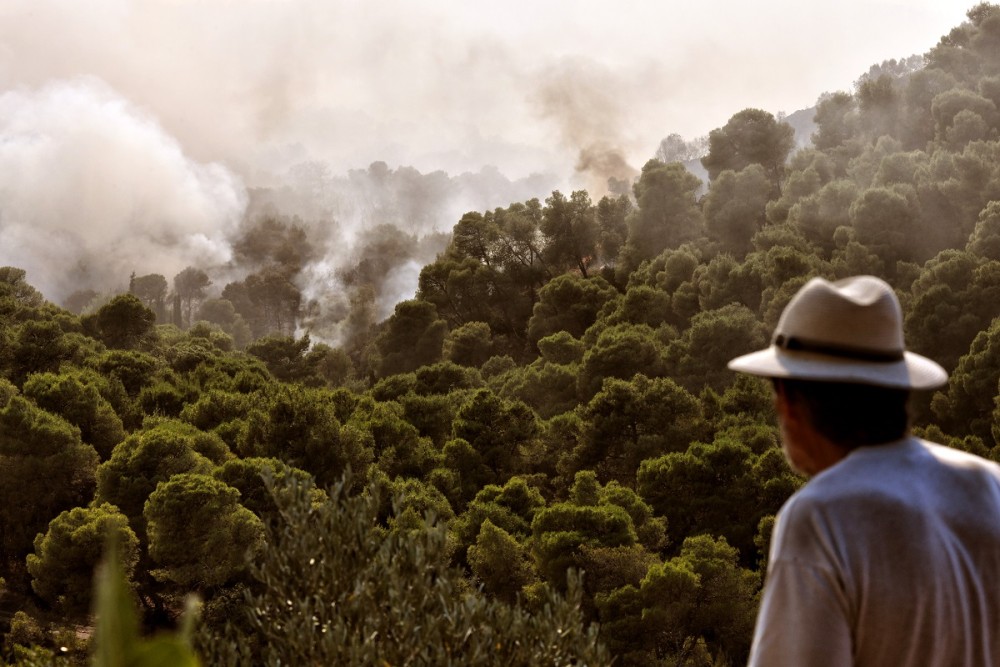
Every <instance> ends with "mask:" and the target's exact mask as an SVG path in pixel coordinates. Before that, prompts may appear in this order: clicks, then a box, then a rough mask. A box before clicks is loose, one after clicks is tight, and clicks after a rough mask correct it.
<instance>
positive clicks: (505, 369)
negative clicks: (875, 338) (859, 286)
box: [0, 4, 1000, 666]
mask: <svg viewBox="0 0 1000 667" xmlns="http://www.w3.org/2000/svg"><path fill="white" fill-rule="evenodd" d="M968 17H969V20H968V21H967V22H965V23H963V24H962V25H960V26H958V27H956V28H955V29H954V30H952V31H951V32H950V33H949V34H948V35H947V36H945V37H944V38H942V39H941V41H940V42H939V44H938V45H937V46H935V47H934V48H933V49H931V50H930V51H929V52H928V53H927V54H925V55H924V56H923V57H922V58H916V59H907V60H906V61H902V62H896V61H889V62H887V63H883V64H882V65H879V66H876V67H873V68H872V70H871V71H870V72H869V73H868V74H866V75H864V76H863V77H861V79H859V81H858V82H857V84H856V86H855V89H854V90H853V91H852V92H838V93H834V94H831V95H825V96H824V97H823V98H822V99H821V100H820V101H819V103H818V105H817V107H816V111H815V121H816V124H817V130H816V132H815V134H814V135H813V137H812V143H811V145H810V146H809V147H806V148H801V149H798V150H796V151H794V152H793V150H792V149H793V142H792V133H791V130H790V128H789V127H788V126H787V125H786V124H784V123H782V122H781V121H780V120H779V119H776V118H774V117H773V116H772V115H771V114H769V113H766V112H764V111H761V110H757V109H746V110H743V111H740V112H738V113H736V114H735V115H734V116H733V117H732V118H731V119H730V121H729V122H728V123H727V124H726V125H725V126H724V127H722V128H719V129H717V130H714V131H713V132H712V133H711V135H710V136H709V138H708V140H707V141H706V142H704V144H705V148H706V150H707V154H706V155H705V156H704V157H703V159H702V163H703V165H704V167H705V168H706V169H707V170H708V173H709V175H710V182H709V183H708V185H707V189H705V190H704V192H703V187H704V186H703V184H702V183H701V182H700V181H699V179H698V178H697V177H695V176H693V175H692V174H691V173H690V172H689V171H688V170H687V169H685V168H684V166H683V165H682V164H680V163H678V162H663V161H661V160H658V159H653V160H650V161H649V162H648V163H647V164H646V165H645V166H644V167H643V169H642V172H641V174H640V175H639V176H638V178H637V180H636V182H635V183H634V184H633V188H632V192H631V195H618V196H607V197H603V198H602V199H600V200H599V201H597V202H596V203H595V202H593V201H592V200H591V197H590V195H589V194H588V193H587V192H584V191H577V192H573V193H571V194H570V195H569V196H567V195H564V194H562V193H560V192H554V193H552V195H551V196H550V197H548V198H547V199H545V201H539V200H537V199H533V200H530V201H526V202H517V203H512V204H511V205H510V206H508V207H507V208H498V209H496V210H493V211H485V212H470V213H467V214H466V215H464V216H462V218H461V219H460V220H459V221H458V222H457V224H456V225H455V228H454V231H453V234H452V237H451V240H450V243H449V244H448V246H447V248H446V250H445V251H444V252H443V253H441V254H440V255H439V256H438V257H437V259H436V260H435V261H434V262H432V263H430V264H428V265H427V266H425V267H423V270H422V271H421V272H420V277H419V290H418V292H417V294H416V297H415V298H414V299H411V300H408V301H404V302H402V303H400V304H398V305H397V306H396V308H395V311H394V313H393V314H392V315H391V316H390V317H388V318H387V319H386V320H385V321H383V322H381V323H376V322H375V318H374V316H373V313H372V311H371V310H370V309H367V310H366V309H365V308H364V307H363V306H364V304H363V303H359V304H356V305H359V307H358V309H356V310H355V311H352V315H351V317H350V318H348V320H347V325H346V326H345V327H344V329H343V330H342V334H343V337H342V340H341V341H340V342H339V343H340V344H339V346H332V345H327V344H323V343H316V342H315V341H313V340H310V338H309V337H308V336H300V337H296V335H295V332H296V331H298V329H297V326H299V325H300V324H301V323H302V322H308V320H309V316H310V313H309V304H308V301H307V300H306V299H304V298H303V295H302V293H301V291H300V290H299V288H298V287H297V286H296V279H297V276H298V274H299V272H300V271H301V269H302V267H303V266H304V263H305V262H306V261H307V260H308V259H309V257H310V249H309V247H308V244H307V243H305V241H304V237H303V235H302V231H301V229H299V228H298V227H297V226H296V225H295V224H294V222H293V221H292V222H290V221H286V220H282V219H280V218H269V219H267V220H259V221H255V222H253V223H250V224H248V226H247V228H246V230H245V233H244V237H243V239H242V240H241V242H240V244H238V248H237V250H238V252H239V253H240V256H241V257H243V258H244V259H245V260H246V261H247V262H249V263H250V264H252V265H253V266H254V267H255V268H254V270H253V271H252V272H250V273H248V274H247V275H246V276H245V277H244V278H243V279H241V280H239V281H235V282H231V283H229V284H227V285H225V286H224V288H223V289H221V291H215V292H213V291H212V289H213V286H212V285H211V284H210V281H209V279H208V277H207V274H206V273H205V272H204V271H202V270H200V269H198V268H196V267H191V268H189V269H186V270H185V271H183V272H181V273H180V274H178V275H177V276H176V277H174V279H173V281H172V283H171V282H168V281H167V279H166V278H165V277H163V276H159V275H156V274H150V275H141V276H132V279H131V282H130V287H129V293H127V294H122V295H117V296H114V298H110V299H107V300H105V301H103V302H98V303H96V304H92V307H91V308H89V309H88V308H85V307H84V306H86V304H81V303H79V302H80V301H81V299H80V298H79V296H78V297H77V298H76V299H75V301H74V302H73V304H67V305H74V307H76V306H80V307H82V308H83V314H74V312H70V311H69V310H64V309H63V308H60V307H58V306H56V305H54V304H52V303H49V302H47V301H46V300H45V299H44V298H43V297H42V295H41V294H39V293H38V291H37V290H35V289H34V288H33V287H32V286H31V285H29V284H28V283H27V281H26V279H25V273H24V271H22V270H20V269H17V268H14V267H5V268H0V495H2V497H0V577H2V578H3V584H2V586H3V597H2V605H3V607H4V609H5V610H7V611H8V612H9V613H10V614H11V615H12V618H11V621H10V622H9V623H8V624H6V625H5V626H4V627H3V628H2V629H3V631H4V644H3V651H4V656H5V658H6V659H8V660H12V661H17V660H20V661H22V662H23V663H24V664H35V663H33V662H32V661H37V660H41V659H42V658H39V656H42V657H43V658H44V656H45V655H48V653H46V651H49V650H57V649H58V647H60V646H65V647H66V649H67V650H66V651H65V652H66V653H67V654H68V657H64V658H52V659H53V660H64V661H65V660H77V661H79V660H81V659H82V658H81V656H82V655H84V654H85V652H86V650H87V649H86V646H85V643H86V642H85V640H84V639H83V637H85V636H86V634H87V632H86V628H87V627H89V626H90V625H91V623H92V617H91V616H90V614H89V610H90V609H91V608H92V607H91V605H92V600H91V597H92V593H91V591H92V588H91V585H90V582H91V579H92V576H93V571H94V566H95V563H96V562H97V561H98V558H99V553H100V545H101V544H102V541H103V536H104V535H105V534H106V533H108V532H111V533H114V534H115V535H117V540H118V543H119V545H120V549H119V554H120V555H119V559H120V565H121V568H120V569H121V570H122V571H123V572H124V574H125V575H126V576H127V578H128V583H129V586H131V589H132V591H133V592H134V596H135V600H136V601H137V603H138V604H139V605H140V606H141V609H142V612H143V617H144V623H145V626H146V627H147V628H156V627H163V626H169V625H171V624H172V623H174V622H176V619H177V617H178V615H179V614H180V612H181V611H182V608H183V606H184V603H183V601H184V599H185V596H186V595H187V594H188V593H191V592H196V593H197V594H198V595H199V596H200V598H201V599H202V601H203V603H204V608H203V614H202V623H201V628H200V640H199V646H200V650H201V651H202V655H203V657H207V658H209V659H210V660H211V661H213V662H215V661H218V662H220V663H224V662H232V663H243V664H249V663H258V662H263V663H277V662H278V661H279V660H280V661H281V663H282V664H289V661H291V662H292V663H297V662H316V663H333V662H336V663H337V664H374V661H375V660H376V659H378V660H383V661H387V662H388V663H391V664H415V665H429V664H449V661H451V662H453V663H455V664H500V663H502V664H562V663H563V662H565V661H566V660H569V659H570V657H575V658H576V659H577V660H579V662H580V664H607V662H608V660H609V656H614V657H615V659H616V664H620V665H643V666H646V665H650V666H651V665H687V666H701V665H721V664H740V663H741V662H743V661H744V660H745V657H746V653H747V650H748V647H749V640H750V631H751V628H752V621H753V617H754V614H755V611H756V604H757V599H758V594H759V590H760V586H761V582H762V572H763V568H764V567H765V563H766V555H767V545H768V542H769V537H770V528H771V526H772V524H773V517H774V514H775V512H776V511H777V509H778V508H779V507H780V506H781V503H782V502H783V501H784V500H785V499H786V498H787V497H788V496H789V494H791V493H792V492H793V491H794V490H795V489H796V488H797V487H798V486H799V485H800V484H801V480H800V479H799V478H798V477H796V476H794V475H793V474H792V473H791V472H790V471H789V469H788V467H787V466H786V464H785V462H784V460H783V456H782V453H781V450H780V447H779V442H778V433H777V431H776V429H775V426H774V420H773V417H774V415H773V414H772V407H771V399H770V395H769V390H768V388H767V387H766V386H765V385H764V384H762V383H760V382H758V381H755V380H752V379H749V378H739V377H736V376H735V375H734V374H732V373H730V372H728V371H727V370H726V369H725V362H726V360H727V359H729V358H731V357H733V356H735V355H737V354H740V353H742V352H746V351H750V350H752V349H755V348H758V347H760V346H762V345H764V344H765V343H766V341H767V337H768V334H769V332H770V330H771V329H772V328H773V326H774V324H775V322H776V321H777V318H778V316H779V314H780V312H781V309H782V308H783V307H784V305H785V304H786V303H787V301H788V299H789V298H790V297H791V295H792V294H794V292H795V291H796V290H797V289H798V288H799V287H800V286H801V285H802V284H803V283H804V282H805V281H806V280H808V279H809V278H810V277H812V276H824V277H827V278H831V279H833V278H838V277H844V276H848V275H852V274H858V273H871V274H875V275H879V276H882V277H883V278H885V279H886V280H888V281H889V282H890V283H891V284H892V285H893V287H894V288H895V289H896V291H897V293H898V295H899V297H900V300H901V301H902V304H903V307H904V311H905V313H906V322H905V326H906V336H907V341H908V344H909V346H910V347H911V348H913V349H915V350H916V351H918V352H922V353H924V354H927V355H929V356H931V357H933V358H935V359H937V360H939V361H940V362H941V363H942V364H943V365H945V366H946V367H947V369H948V370H949V371H950V372H951V374H952V375H951V380H950V382H949V383H948V385H947V386H946V387H944V388H943V389H942V390H941V391H939V392H936V393H934V394H932V395H929V396H924V397H917V399H916V401H915V404H914V411H915V422H916V429H917V431H918V432H919V433H921V434H924V435H927V436H928V437H932V438H934V439H936V440H939V441H941V442H944V443H945V444H948V445H951V446H954V447H959V448H962V449H966V450H969V451H973V452H976V453H979V454H982V455H984V456H988V457H991V458H994V459H998V460H1000V402H998V395H1000V390H998V377H1000V320H998V319H996V318H997V316H998V315H1000V311H998V306H997V304H998V303H1000V7H998V6H996V5H989V4H982V5H978V6H976V7H974V8H973V9H972V10H970V12H969V14H968ZM674 152H676V151H674ZM667 154H668V153H667V152H664V153H663V155H664V156H667ZM671 154H672V153H671ZM687 157H690V156H687ZM386 244H389V245H391V243H390V241H389V240H386ZM387 247H388V246H387ZM380 271H381V269H379V267H378V266H376V265H375V264H372V265H371V266H368V265H367V264H366V265H364V266H361V265H359V267H358V269H357V271H355V272H354V273H352V274H351V275H350V276H345V277H344V279H345V281H346V284H349V285H351V286H352V289H353V290H355V293H357V294H363V293H364V284H365V281H366V280H369V279H372V280H374V279H375V277H378V276H379V275H380ZM216 290H217V288H216ZM580 571H582V572H584V574H583V576H582V579H581V578H578V577H577V575H576V574H574V573H576V572H580ZM563 595H565V596H566V597H565V598H564V597H562V596H563ZM15 612H16V613H15ZM592 624H593V625H592ZM598 628H599V629H598ZM595 633H596V634H595ZM32 647H34V648H32Z"/></svg>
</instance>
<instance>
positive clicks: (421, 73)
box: [0, 0, 966, 338]
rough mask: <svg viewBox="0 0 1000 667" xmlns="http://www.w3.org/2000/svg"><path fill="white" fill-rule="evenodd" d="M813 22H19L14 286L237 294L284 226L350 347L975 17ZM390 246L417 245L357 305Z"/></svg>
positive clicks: (189, 12) (476, 17)
mask: <svg viewBox="0 0 1000 667" xmlns="http://www.w3.org/2000/svg"><path fill="white" fill-rule="evenodd" d="M820 4H821V5H823V6H820V7H816V8H813V7H812V5H810V8H809V10H808V11H806V10H805V9H802V6H801V3H799V4H798V5H795V4H794V3H789V2H787V1H785V0H782V2H777V3H775V2H765V3H763V4H760V3H758V4H754V5H747V4H746V3H743V4H735V5H733V6H730V7H729V8H728V10H727V11H721V10H719V9H718V7H716V6H715V5H711V6H710V5H708V4H704V3H702V4H701V5H699V4H697V3H694V4H690V3H689V4H688V5H685V6H683V7H682V6H675V5H674V4H669V3H668V4H664V3H641V2H635V1H634V0H626V1H625V2H624V4H622V3H618V4H609V3H589V2H588V3H583V4H582V5H577V4H572V3H566V4H559V3H551V4H546V3H541V4H540V3H537V2H525V1H523V0H512V2H509V3H503V4H493V5H490V4H483V3H463V2H456V1H454V0H427V1H426V2H421V3H418V4H414V3H406V2H403V1H402V0H386V2H383V3H360V2H329V1H328V0H297V1H296V2H285V1H281V0H243V1H241V2H238V3H237V2H232V0H206V1H204V2H190V1H189V0H144V1H143V2H127V1H124V0H91V1H90V2H86V3H73V2H65V1H64V0H5V1H4V2H2V3H0V262H2V263H4V264H14V265H16V266H21V267H23V268H26V269H27V270H28V271H29V280H30V281H32V282H33V283H34V284H35V285H36V286H38V287H39V288H40V289H42V291H43V292H44V293H45V294H46V296H48V297H49V298H50V299H53V300H57V301H58V300H61V299H62V298H64V297H65V296H66V295H67V293H68V292H70V291H72V290H75V289H84V288H94V289H98V290H102V291H106V290H109V289H116V288H122V287H124V285H125V284H126V282H127V280H128V275H129V274H130V273H131V272H132V271H135V272H136V273H137V274H145V273H154V272H155V273H161V274H163V275H164V276H166V277H167V278H168V279H169V278H171V277H172V276H173V275H174V274H175V273H176V272H178V271H179V270H181V269H183V268H184V267H185V266H187V265H193V266H198V267H199V268H202V269H204V270H206V271H209V273H210V274H211V276H212V278H213V281H214V283H215V287H216V288H219V287H221V286H222V285H223V284H224V283H225V281H226V280H234V281H235V280H241V279H243V278H244V277H245V276H246V275H247V274H248V272H250V271H253V270H256V268H257V267H254V266H248V265H245V264H243V263H241V262H242V261H243V259H242V258H240V257H238V256H236V254H234V253H233V250H232V244H237V243H238V242H239V241H240V239H241V238H242V234H243V231H244V229H245V228H246V227H247V226H248V223H252V222H253V221H255V220H257V219H258V218H259V217H260V216H261V215H265V214H273V215H279V216H282V217H285V218H288V219H290V220H297V222H296V224H299V225H301V227H302V229H303V230H304V233H305V241H306V242H307V244H308V245H309V248H310V249H309V253H308V254H307V255H308V258H309V259H308V261H307V262H306V264H305V265H303V266H301V267H299V271H298V272H297V273H296V275H295V280H296V284H297V286H298V287H299V288H300V289H301V290H303V292H304V294H305V295H306V296H307V298H308V299H310V300H311V302H312V303H313V305H314V307H313V308H312V310H311V311H310V313H311V317H312V318H313V319H312V320H311V321H313V322H317V323H326V324H324V325H323V326H321V327H320V326H319V325H316V326H317V327H319V329H322V331H324V332H329V333H328V335H329V336H330V337H331V338H332V337H335V336H337V335H339V334H338V333H337V332H338V331H340V330H341V329H342V328H343V326H342V322H343V321H345V319H344V318H346V319H347V320H350V321H351V322H352V324H351V325H350V327H355V325H358V323H359V322H363V321H367V320H366V319H365V318H369V319H373V318H376V317H379V316H381V315H382V314H384V313H386V312H389V311H390V310H391V307H392V305H393V303H394V300H397V299H399V298H402V297H404V296H407V295H411V294H412V292H413V291H414V290H415V287H416V285H415V282H413V279H414V273H415V272H414V270H413V267H414V263H416V264H422V263H426V262H427V261H430V260H432V259H433V258H434V255H435V254H436V252H438V251H439V250H440V249H441V247H443V244H444V243H445V238H444V237H442V236H441V235H442V234H443V233H446V232H447V231H449V230H450V229H451V227H452V226H453V225H454V224H455V222H456V221H457V220H458V219H459V218H460V217H461V215H462V213H464V212H466V211H470V210H478V211H481V210H485V209H489V208H493V207H497V206H507V205H509V204H510V203H511V202H514V201H524V200H525V199H528V198H531V197H539V198H544V197H545V196H547V195H548V194H549V193H550V192H551V191H552V190H553V189H556V188H559V189H561V190H563V191H564V192H565V191H568V189H569V188H573V189H575V188H579V187H585V188H587V189H588V190H589V191H590V192H591V194H592V196H593V197H594V198H595V199H596V198H598V197H599V196H600V195H601V194H603V193H605V192H607V191H608V189H609V188H612V187H613V188H620V187H621V186H622V185H623V184H627V182H628V181H630V180H631V179H632V178H633V177H634V175H635V173H636V170H635V167H637V166H639V165H641V163H642V162H644V161H645V160H646V159H647V158H648V157H649V156H650V155H652V153H653V152H654V151H655V150H656V147H657V145H658V142H659V141H660V139H661V138H662V137H664V136H666V135H667V134H668V133H670V132H681V133H684V134H686V135H688V136H698V135H700V134H704V133H706V132H707V131H708V130H710V129H711V128H712V127H718V126H721V125H722V124H724V123H725V121H726V119H727V118H728V117H729V116H731V115H732V114H733V113H735V112H736V111H738V110H739V109H741V108H744V107H747V106H752V107H759V108H765V109H773V110H778V109H781V108H789V109H791V108H795V107H794V105H795V104H796V103H799V102H800V101H801V103H802V104H808V103H810V102H811V101H812V100H814V99H816V97H817V95H818V94H819V93H820V92H822V91H823V90H828V89H832V88H836V87H837V86H838V85H841V87H843V86H846V85H847V84H848V83H849V82H850V81H851V80H852V79H853V78H854V77H855V76H856V75H857V72H858V71H861V70H862V69H863V68H864V67H867V66H868V65H870V64H871V63H872V62H877V61H881V60H883V59H884V58H885V57H887V56H892V55H899V54H905V53H913V52H917V51H919V50H924V49H926V48H927V47H929V46H930V45H932V44H933V43H934V41H936V39H937V37H938V36H939V35H940V34H941V33H942V32H944V31H945V30H947V28H948V27H949V26H951V25H955V24H957V23H958V22H959V21H960V19H961V16H962V14H963V13H964V11H965V9H966V7H965V6H964V3H963V6H961V7H958V8H956V9H955V10H954V11H955V15H956V17H957V19H958V20H952V19H941V18H938V17H936V16H935V17H930V16H929V15H930V14H932V13H934V12H939V11H943V10H939V9H938V8H939V7H941V6H943V5H945V4H947V3H944V2H941V1H940V0H935V1H934V2H933V3H930V2H929V0H926V1H924V2H923V4H924V5H926V6H927V7H924V8H921V6H922V5H921V2H915V3H907V14H906V20H905V21H900V20H899V16H898V13H899V11H898V10H899V3H898V2H896V0H892V2H890V3H888V4H889V5H892V6H891V7H889V8H888V9H886V8H885V7H883V8H882V9H881V10H879V11H878V12H874V10H873V9H872V5H880V4H882V3H871V2H864V3H862V2H860V0H846V1H845V2H839V3H830V6H829V7H827V6H826V5H824V4H823V3H820ZM793 5H794V8H793ZM949 11H951V10H950V9H949ZM873 12H874V13H873ZM876 19H878V20H876ZM882 19H887V20H882ZM889 19H891V20H892V22H894V23H895V24H896V25H895V27H894V28H893V29H886V28H885V26H886V24H887V23H889V22H890V20H889ZM918 19H919V20H918ZM931 19H933V20H931ZM810 21H812V22H813V23H810ZM918 24H920V25H921V26H923V29H924V30H926V31H927V32H926V35H921V36H920V37H919V39H918V40H916V41H915V42H914V46H913V47H907V46H905V45H903V43H902V42H895V41H894V42H892V43H889V42H887V41H886V40H897V39H901V38H902V36H903V34H904V32H905V30H910V29H911V28H914V26H917V25H918ZM904 29H905V30H904ZM848 37H849V38H850V41H845V38H848ZM824 40H825V41H824ZM845 43H846V44H849V47H850V48H849V49H845V48H844V46H843V44H845ZM54 45H56V46H54ZM793 47H794V48H796V49H800V50H802V51H805V52H807V53H810V54H815V53H824V54H825V57H824V58H821V59H818V60H817V59H815V58H798V57H795V56H794V55H793V54H790V53H789V50H790V49H791V48H793ZM866 48H867V51H866V50H865V49H866ZM845 53H846V54H847V56H849V57H850V58H851V60H847V59H846V57H847V56H845ZM816 63H820V64H821V65H822V66H823V67H824V68H829V67H833V66H834V65H838V64H843V63H846V64H844V65H843V67H844V68H845V74H843V75H841V76H839V78H838V77H834V76H832V75H831V74H830V72H829V70H828V69H824V70H822V71H821V70H819V69H817V67H818V66H817V64H816ZM820 73H822V74H823V81H821V82H820V81H817V80H816V78H817V76H818V74H820ZM807 75H808V76H809V77H811V78H809V79H808V80H806V79H805V78H804V77H806V76H807ZM831 81H832V82H831ZM838 81H842V82H843V84H838V83H837V82H838ZM734 98H738V99H734ZM789 105H792V106H789ZM365 165H370V166H369V167H365ZM611 179H614V180H613V184H612V180H611ZM386 225H388V226H389V227H390V228H391V229H394V230H396V231H395V232H393V233H394V234H395V235H396V236H398V237H399V238H404V237H405V238H406V239H412V243H409V245H408V246H407V247H405V248H403V249H397V250H398V251H396V252H395V253H394V254H391V255H390V257H391V259H392V262H391V263H383V264H381V265H380V266H382V267H383V270H384V274H383V275H382V276H379V277H378V278H377V279H376V278H369V279H366V280H359V281H355V282H353V283H352V282H350V280H349V277H350V276H352V275H359V276H360V275H368V274H367V273H366V272H365V270H364V266H363V263H364V262H365V261H366V260H370V259H371V254H372V253H373V252H375V251H374V248H376V247H378V243H374V242H373V240H372V239H373V238H375V237H377V236H378V234H375V235H374V236H373V234H374V232H373V230H377V229H380V228H382V227H383V226H386ZM369 264H371V262H369ZM345 304H346V305H345ZM359 313H360V314H359ZM350 327H348V328H350ZM355 328H356V327H355Z"/></svg>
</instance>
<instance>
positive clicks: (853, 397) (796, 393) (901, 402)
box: [773, 378, 910, 449]
mask: <svg viewBox="0 0 1000 667" xmlns="http://www.w3.org/2000/svg"><path fill="white" fill-rule="evenodd" d="M773 380H774V384H775V387H776V388H777V386H778V385H779V384H780V385H781V388H782V389H783V390H784V393H785V395H786V396H787V398H788V400H789V401H792V402H795V403H798V404H799V405H800V406H802V407H803V408H804V409H805V411H806V413H807V414H808V417H809V421H810V423H811V424H812V426H813V428H815V429H816V430H817V431H818V432H819V433H820V434H821V435H823V436H824V437H826V438H828V439H829V440H831V441H832V442H834V443H836V444H838V445H840V446H841V447H845V448H848V449H854V448H855V447H860V446H863V445H879V444H883V443H887V442H893V441H895V440H899V439H901V438H904V437H906V435H907V434H908V433H909V431H910V411H909V405H908V404H909V398H910V391H909V389H899V388H894V387H877V386H874V385H867V384H856V383H847V382H819V381H815V380H793V379H789V378H774V379H773Z"/></svg>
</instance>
